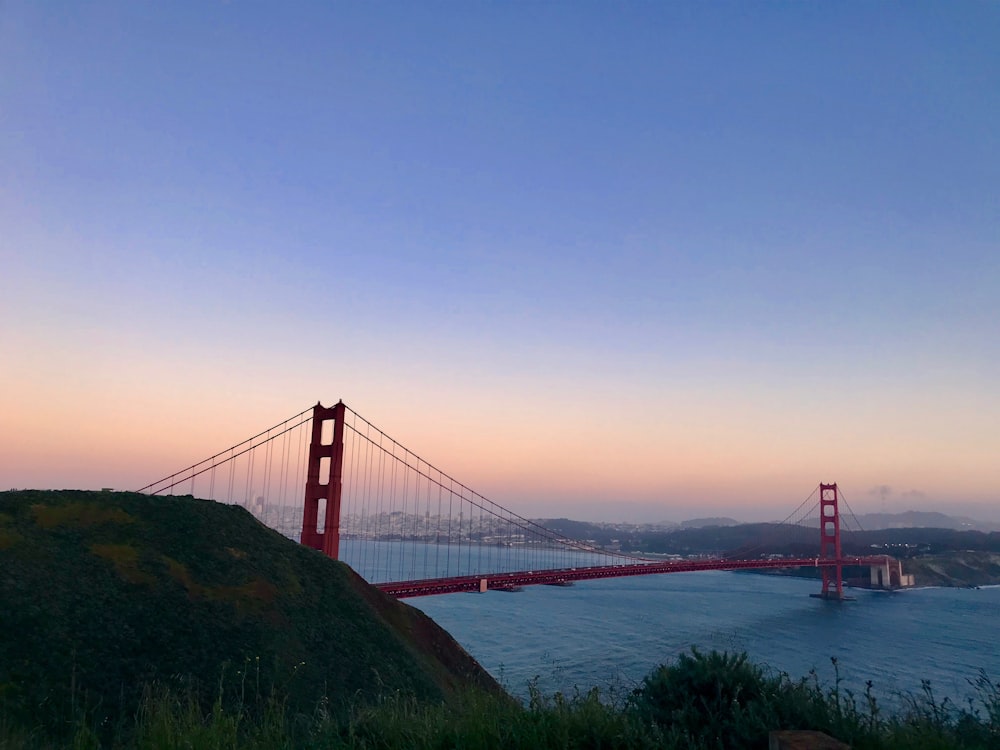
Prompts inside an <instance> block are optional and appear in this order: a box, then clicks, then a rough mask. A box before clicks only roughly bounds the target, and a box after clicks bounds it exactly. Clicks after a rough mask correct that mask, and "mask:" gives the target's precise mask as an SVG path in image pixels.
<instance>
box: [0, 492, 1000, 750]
mask: <svg viewBox="0 0 1000 750" xmlns="http://www.w3.org/2000/svg"><path fill="white" fill-rule="evenodd" d="M834 666H835V667H836V665H834ZM972 687H973V688H974V690H975V696H974V698H973V699H972V700H971V701H970V702H969V703H968V704H967V705H963V706H955V705H953V704H951V703H950V702H948V701H943V702H942V701H938V700H936V699H935V698H934V696H933V694H932V693H931V691H930V688H929V687H928V688H927V690H926V691H925V693H924V694H923V695H920V696H916V697H911V698H904V699H903V708H902V710H901V711H897V712H895V713H892V714H891V715H887V714H886V713H884V712H883V710H882V709H881V707H880V705H879V703H878V702H877V701H876V699H875V697H874V696H873V695H871V694H870V693H866V694H864V695H861V696H854V695H851V694H850V693H848V692H846V691H842V690H841V689H840V683H839V679H837V678H836V677H835V681H834V685H833V687H830V688H827V687H823V686H822V685H820V684H819V682H818V681H817V680H815V678H807V679H804V680H799V681H795V680H791V679H790V678H789V677H788V676H786V675H774V674H771V673H769V672H767V671H766V670H764V669H763V668H761V667H758V666H756V665H754V664H752V663H751V662H749V661H748V660H747V658H746V656H745V655H730V654H720V653H716V652H711V653H708V654H702V653H699V652H697V651H692V652H691V653H690V654H684V655H682V656H681V657H680V658H679V659H677V660H676V661H675V662H674V663H672V664H670V665H667V666H664V667H661V668H659V669H657V670H656V671H654V672H653V673H652V674H650V675H649V676H648V677H647V678H646V679H645V681H644V682H643V684H642V685H640V686H639V687H638V688H637V689H635V690H634V691H633V692H631V693H628V694H610V695H609V694H602V693H600V692H599V691H598V690H597V689H594V690H590V691H587V692H580V693H576V694H573V695H561V694H556V695H554V696H545V695H542V694H540V693H539V692H538V691H537V690H534V689H532V690H530V700H529V701H528V703H527V705H522V704H520V703H518V702H516V701H514V700H512V699H511V698H509V697H508V696H507V695H506V694H504V693H503V692H502V691H500V690H499V689H498V688H497V686H496V684H495V683H494V682H493V681H492V679H491V678H489V676H488V675H486V674H485V673H484V672H483V671H482V670H481V668H479V666H478V665H477V664H476V663H475V662H474V661H472V659H471V658H470V657H469V656H468V655H467V654H466V653H465V652H464V651H463V650H462V649H461V648H460V647H458V646H457V645H456V644H455V643H454V641H452V639H451V638H450V637H449V636H448V635H447V634H446V633H444V632H443V631H441V630H440V628H438V627H437V626H436V625H434V623H433V622H431V621H430V620H429V619H428V618H426V617H425V616H424V615H422V614H421V613H419V612H418V611H416V610H414V609H412V608H410V607H407V606H405V605H403V604H401V603H399V602H396V601H394V600H391V599H389V598H387V597H385V596H383V595H381V594H380V593H379V592H377V591H375V590H374V589H372V588H371V587H369V586H368V585H367V584H365V583H364V582H363V581H361V580H360V579H359V578H358V577H357V576H355V575H354V574H353V573H352V572H351V571H350V570H349V569H348V568H346V566H343V565H341V564H338V563H335V562H332V561H330V560H327V559H326V558H324V557H323V556H322V555H320V554H319V553H316V552H314V551H312V550H308V549H305V548H302V547H300V546H299V545H296V544H294V543H292V542H290V541H288V540H286V539H284V538H283V537H281V536H280V535H278V534H276V533H274V532H271V531H269V530H268V529H265V528H263V527H262V526H260V525H259V524H258V523H257V522H256V521H255V520H254V519H253V518H252V517H250V516H249V515H248V514H247V513H245V512H244V511H242V510H241V509H239V508H233V507H228V506H220V505H216V504H214V503H209V502H206V501H199V500H194V499H191V498H149V497H145V496H142V495H133V494H126V493H107V494H105V493H84V492H9V493H0V748H8V747H10V748H21V747H24V748H50V747H66V746H73V747H78V748H97V747H102V746H103V747H114V748H126V747H128V748H131V747H138V748H191V747H193V748H233V749H234V750H235V748H241V749H242V748H299V747H316V748H372V749H374V748H386V749H391V748H400V749H403V748H413V747H426V748H442V749H443V748H654V747H655V748H694V749H695V750H697V749H698V748H706V749H708V748H712V749H716V748H734V749H737V750H738V749H739V748H758V747H766V743H767V733H768V731H769V730H772V729H779V728H795V729H816V730H820V731H824V732H827V733H829V734H831V735H833V736H835V737H838V738H840V739H842V740H845V741H847V742H850V743H851V744H852V746H853V747H854V748H856V749H858V750H861V749H864V748H885V749H886V750H890V749H892V748H918V749H919V748H976V749H980V748H982V749H985V748H997V747H1000V685H996V684H993V683H991V682H990V681H989V680H988V679H987V678H986V676H985V675H982V676H980V678H979V679H978V680H976V681H975V684H974V685H973V686H972Z"/></svg>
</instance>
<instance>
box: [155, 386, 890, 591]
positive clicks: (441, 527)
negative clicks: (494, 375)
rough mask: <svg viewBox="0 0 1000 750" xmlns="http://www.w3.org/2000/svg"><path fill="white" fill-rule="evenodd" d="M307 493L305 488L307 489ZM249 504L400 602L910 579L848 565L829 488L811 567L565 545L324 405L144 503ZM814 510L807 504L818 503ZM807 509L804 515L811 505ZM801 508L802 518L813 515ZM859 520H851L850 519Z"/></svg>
mask: <svg viewBox="0 0 1000 750" xmlns="http://www.w3.org/2000/svg"><path fill="white" fill-rule="evenodd" d="M303 488H304V490H303ZM185 490H186V491H187V493H186V494H191V495H192V496H195V497H201V498H205V499H209V500H214V501H217V502H224V503H229V504H234V505H240V506H242V507H244V508H246V509H247V510H248V511H249V512H251V513H252V514H253V515H254V516H255V517H256V518H257V519H258V520H259V521H260V522H261V523H263V524H265V525H267V526H270V527H271V528H273V529H275V530H276V531H279V532H280V533H282V534H284V535H285V536H287V537H289V538H291V539H294V540H295V541H298V542H301V543H302V544H303V545H305V546H308V547H311V548H313V549H316V550H318V551H320V552H322V553H323V554H324V555H326V556H327V557H330V558H333V559H335V560H341V561H343V562H345V563H347V564H348V565H350V566H351V567H352V568H353V569H354V570H355V571H356V572H358V573H359V574H360V575H361V576H362V577H363V578H365V580H367V581H368V582H369V583H372V584H373V585H375V586H376V587H378V588H379V589H381V590H382V591H384V592H386V593H388V594H391V595H392V596H395V597H399V598H403V597H413V596H426V595H431V594H446V593H456V592H465V591H480V592H485V591H488V590H508V591H509V590H514V589H517V588H519V587H522V586H529V585H539V584H547V585H569V584H572V583H573V582H575V581H585V580H594V579H601V578H619V577H625V576H635V575H655V574H664V573H681V572H692V571H703V570H764V569H776V568H794V567H811V568H818V569H819V570H820V571H821V576H822V587H821V589H820V592H819V593H818V594H815V596H818V597H820V598H823V599H833V600H838V601H839V600H842V599H844V598H845V597H844V590H843V588H844V582H843V568H844V567H846V566H858V567H862V568H864V567H867V568H869V570H870V583H871V585H872V586H873V587H877V588H887V589H888V588H896V587H898V586H900V585H901V584H902V583H903V581H904V580H905V579H904V577H903V575H902V570H901V567H900V565H899V563H898V562H897V561H895V560H893V559H892V558H891V557H888V556H886V555H874V556H844V555H843V554H842V550H841V533H840V532H841V522H842V519H843V518H845V516H842V515H841V512H840V505H841V502H842V498H841V495H840V492H839V488H838V487H837V485H836V484H822V483H821V484H820V485H819V486H818V487H817V488H816V489H815V490H814V491H813V493H812V494H811V495H810V496H809V497H808V498H806V500H805V501H803V502H802V503H801V504H800V505H799V507H798V508H796V510H795V511H793V512H792V514H791V515H790V516H789V517H788V518H786V519H785V520H784V521H783V522H782V524H784V525H796V524H800V523H802V522H804V521H805V520H807V519H809V518H813V515H812V514H813V513H815V512H816V511H818V513H819V537H820V538H819V540H818V541H819V546H818V550H817V554H816V555H815V556H812V557H794V558H788V557H782V558H773V557H772V556H768V555H767V554H766V549H765V548H763V547H761V548H760V549H762V550H764V551H763V552H761V553H760V554H758V555H757V556H756V557H750V556H749V553H748V552H746V551H744V552H742V553H740V554H738V555H732V556H724V557H716V558H710V559H683V560H677V559H670V560H664V559H659V558H650V557H644V556H641V555H635V554H628V553H624V552H620V551H615V550H608V549H605V548H603V547H600V546H598V545H596V544H593V543H588V542H585V541H580V540H575V539H570V538H567V537H565V536H563V535H560V534H558V533H556V532H555V531H552V530H551V529H548V528H546V527H545V526H544V525H542V524H540V523H538V522H536V521H532V520H530V519H528V518H525V517H523V516H521V515H519V514H517V513H514V512H513V511H511V510H508V509H507V508H505V507H503V506H501V505H499V504H498V503H495V502H493V501H492V500H489V499H487V498H485V497H483V496H482V495H480V494H479V493H477V492H475V491H474V490H472V489H471V488H469V487H467V486H466V485H464V484H462V483H461V482H459V481H457V480H456V479H454V478H453V477H451V476H449V475H448V474H446V473H445V472H443V471H442V470H440V469H438V468H436V467H435V466H433V465H432V464H430V463H429V462H428V461H426V460H424V459H423V458H421V457H420V456H418V455H417V454H416V453H414V452H412V451H410V450H409V449H407V448H406V447H405V446H403V445H402V444H401V443H399V442H398V441H396V440H394V439H393V438H391V437H389V436H388V435H387V434H386V433H384V432H383V431H382V430H380V429H379V428H377V427H375V426H374V425H373V424H371V423H370V422H368V421H367V420H366V419H364V418H363V417H361V416H360V415H359V414H358V413H357V412H355V411H353V410H352V409H350V408H348V407H347V406H346V405H345V404H344V403H343V401H340V402H338V403H337V404H336V405H334V406H331V407H324V406H322V404H319V403H317V404H316V405H315V406H314V407H312V408H310V409H306V410H304V411H302V412H299V413H298V414H296V415H294V416H292V417H289V418H288V419H286V420H284V421H282V422H280V423H278V424H276V425H274V426H273V427H270V428H268V429H267V430H265V431H263V432H260V433H258V434H256V435H254V436H253V437H251V438H248V439H247V440H244V441H243V442H241V443H237V444H236V445H233V446H231V447H230V448H227V449H226V450H224V451H221V452H219V453H216V454H214V455H212V456H210V457H209V458H207V459H205V460H203V461H200V462H198V463H196V464H193V465H191V466H189V467H187V468H185V469H183V470H181V471H179V472H176V473H174V474H171V475H169V476H167V477H164V478H163V479H161V480H159V481H157V482H153V483H151V484H149V485H147V486H145V487H143V488H141V489H140V490H139V491H140V492H146V493H149V494H165V493H169V494H175V493H176V492H184V491H185ZM817 494H818V499H817V500H816V502H815V503H814V504H811V505H810V501H811V500H812V499H813V498H814V497H816V495H817ZM807 506H808V507H807ZM803 509H805V510H803ZM848 509H849V508H848Z"/></svg>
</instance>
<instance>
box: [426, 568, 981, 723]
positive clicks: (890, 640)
mask: <svg viewBox="0 0 1000 750" xmlns="http://www.w3.org/2000/svg"><path fill="white" fill-rule="evenodd" d="M818 589H819V582H818V581H815V580H808V579H801V578H791V577H779V576H768V575H759V574H747V573H730V572H716V571H710V572H700V573H673V574H668V575H651V576H641V577H634V578H618V579H606V580H599V581H584V582H578V583H576V584H575V585H573V586H571V587H555V586H531V587H526V588H524V589H523V590H522V591H520V592H500V591H489V592H486V593H483V594H449V595H443V596H430V597H419V598H414V599H408V600H406V601H407V603H408V604H411V605H413V606H415V607H417V608H419V609H421V610H423V611H424V612H426V613H427V614H428V615H430V616H431V617H432V618H433V619H434V620H435V621H436V622H437V623H438V624H439V625H441V626H442V627H443V628H444V629H445V630H447V631H448V632H449V633H451V634H452V636H453V637H454V638H455V639H456V640H457V641H458V642H459V643H460V644H461V645H462V646H463V647H465V649H466V650H467V651H468V652H469V653H470V654H471V655H472V656H473V657H474V658H475V659H476V660H477V661H478V662H479V663H480V664H482V665H483V667H485V668H486V669H487V670H488V671H489V672H490V673H491V674H492V675H493V676H494V677H495V678H497V679H499V680H500V681H501V682H502V683H503V684H504V685H505V687H507V689H508V690H509V691H510V692H512V693H513V694H515V695H518V696H521V697H524V696H526V695H527V693H528V684H529V682H530V681H534V683H535V684H536V685H537V686H538V688H539V689H540V690H541V691H542V692H543V693H546V694H551V693H553V692H555V691H562V692H564V693H572V692H573V691H574V690H575V689H578V690H580V691H586V690H589V689H590V688H591V687H595V686H596V687H599V688H601V689H602V692H608V691H610V692H612V693H616V694H618V695H621V694H623V693H624V692H626V691H628V690H631V689H632V688H634V687H636V686H638V685H639V684H640V683H641V681H642V678H643V677H644V676H645V675H647V674H648V673H649V672H650V671H652V670H653V669H654V668H655V667H656V666H657V665H659V664H661V663H668V662H670V661H672V660H674V659H675V658H676V657H677V655H678V654H680V653H682V652H685V651H688V650H689V649H690V648H691V647H692V646H695V647H698V648H699V649H701V650H704V651H707V650H710V649H717V650H728V651H746V652H747V653H748V654H749V656H750V657H751V658H752V659H753V660H754V661H756V662H758V663H761V664H763V665H766V666H767V667H769V668H770V669H772V670H775V671H782V672H786V673H787V674H789V675H790V676H791V677H792V678H793V679H797V678H799V677H803V676H807V675H809V673H810V671H811V670H815V672H816V675H817V676H818V677H819V679H820V681H821V682H822V683H823V684H824V685H827V686H832V685H833V683H834V679H835V673H834V669H833V665H832V663H831V657H834V658H836V660H837V667H838V669H839V671H840V676H841V678H842V680H843V683H842V687H845V688H849V689H851V690H853V691H855V692H856V693H858V694H860V693H861V692H862V691H863V690H864V686H865V681H866V680H871V681H872V683H873V689H874V691H875V694H876V695H877V696H878V698H879V700H880V701H884V702H888V703H890V704H891V703H894V702H896V701H898V700H899V699H900V696H901V695H905V694H916V693H919V692H921V690H922V689H923V688H922V685H923V681H929V684H930V687H931V689H932V690H933V691H934V695H935V696H936V697H938V698H942V697H944V696H948V697H949V698H951V699H952V700H954V701H959V702H961V701H963V700H964V698H965V697H966V696H968V695H971V694H972V693H973V692H974V691H973V689H972V686H971V685H970V683H969V680H970V679H975V678H976V677H977V676H978V675H979V674H980V670H985V671H986V673H987V675H988V676H989V677H990V678H991V679H992V680H993V681H994V682H997V681H1000V645H998V636H1000V627H998V625H1000V587H984V588H980V589H946V588H924V589H911V590H906V591H900V592H894V593H889V592H881V591H867V590H848V593H849V594H850V595H851V596H853V597H855V600H854V601H846V602H828V601H822V600H819V599H815V598H811V597H810V596H809V594H811V593H816V592H817V591H818Z"/></svg>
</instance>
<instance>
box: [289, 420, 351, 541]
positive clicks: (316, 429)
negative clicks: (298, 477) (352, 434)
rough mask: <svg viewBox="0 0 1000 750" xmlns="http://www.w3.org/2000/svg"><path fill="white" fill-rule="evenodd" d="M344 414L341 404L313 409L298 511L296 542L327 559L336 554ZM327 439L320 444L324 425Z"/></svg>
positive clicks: (342, 472) (342, 462)
mask: <svg viewBox="0 0 1000 750" xmlns="http://www.w3.org/2000/svg"><path fill="white" fill-rule="evenodd" d="M344 413H345V407H344V402H343V401H338V402H337V404H336V406H332V407H325V406H323V405H322V404H319V403H317V404H316V406H314V407H313V419H312V440H311V441H310V443H309V463H308V465H307V466H308V468H307V473H306V496H305V506H304V508H303V510H302V536H301V537H300V538H299V541H300V542H301V543H302V544H304V545H306V546H307V547H312V548H313V549H318V550H320V551H322V552H323V554H324V555H326V556H327V557H332V558H333V559H334V560H336V559H338V557H339V555H340V496H341V491H342V488H343V482H344ZM330 423H332V430H329V433H330V440H329V442H324V438H325V434H324V433H326V432H327V429H326V428H327V425H330ZM320 501H323V503H324V512H323V529H322V530H320V528H319V503H320Z"/></svg>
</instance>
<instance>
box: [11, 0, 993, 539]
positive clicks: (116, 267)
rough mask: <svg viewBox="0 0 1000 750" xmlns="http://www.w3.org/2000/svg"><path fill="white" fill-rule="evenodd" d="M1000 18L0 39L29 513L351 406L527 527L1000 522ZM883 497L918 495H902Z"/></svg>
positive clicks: (682, 7)
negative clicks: (66, 496) (34, 503)
mask: <svg viewBox="0 0 1000 750" xmlns="http://www.w3.org/2000/svg"><path fill="white" fill-rule="evenodd" d="M997 39H1000V6H998V5H997V4H995V3H965V2H959V3H950V4H942V3H931V2H915V3H907V4H905V5H903V4H895V3H878V4H872V3H860V2H848V3H838V4H791V3H789V4H778V3H767V4H749V5H748V4H740V3H711V4H705V3H696V2H672V3H626V4H608V3H598V2H587V1H585V2H579V3H545V4H529V5H525V4H506V3H501V4H488V3H468V4H458V3H455V4H444V3H438V4H417V3H404V2H386V3H379V4H377V5H373V4H367V3H333V4H326V3H323V4H321V3H305V4H302V5H298V6H295V7H285V6H281V7H277V6H274V7H267V6H254V5H248V4H244V3H224V2H218V3H185V2H181V3H171V4H154V5H148V4H134V3H127V2H101V3H87V4H77V3H67V2H51V3H44V4H38V3H29V2H24V1H23V0H13V2H6V3H4V4H3V5H2V6H0V71H2V72H3V73H4V75H0V133H2V135H3V137H2V138H0V320H2V325H0V353H2V356H0V486H4V487H57V488H58V487H74V488H100V487H108V486H110V487H117V488H123V489H124V488H137V487H141V486H142V485H144V484H146V483H147V482H149V481H152V480H154V479H156V478H158V477H160V476H163V475H164V474H165V473H168V472H170V471H174V470H176V469H178V468H180V467H183V466H186V465H189V464H190V463H192V462H194V461H197V460H200V459H202V458H204V457H206V456H207V455H210V454H211V453H213V452H215V451H217V450H220V449H223V448H225V447H226V446H228V445H232V444H233V443H234V442H237V441H239V440H242V439H244V438H245V437H248V436H249V435H251V434H254V433H255V432H256V431H258V430H260V429H263V428H265V427H267V426H268V425H270V424H273V423H274V422H275V421H277V420H280V419H282V418H284V417H286V416H288V415H290V414H292V413H294V412H295V411H297V410H300V409H303V408H307V407H308V406H310V405H311V404H313V403H315V402H316V401H317V399H319V400H322V401H323V402H324V403H332V402H335V401H336V400H337V399H338V398H343V399H344V400H345V402H347V403H348V404H349V405H350V406H351V407H352V408H354V409H356V410H357V411H358V412H359V413H360V414H362V415H363V416H365V417H366V418H367V419H370V420H371V421H372V422H374V423H375V424H377V425H379V426H380V427H381V428H383V429H384V430H386V431H387V432H388V433H390V434H392V435H393V436H396V437H398V438H399V439H400V441H401V442H403V443H405V444H406V445H407V446H408V447H410V448H411V449H413V450H415V451H418V452H419V453H420V454H421V455H424V456H426V457H427V458H428V459H430V460H431V461H433V462H434V463H435V464H436V465H438V466H440V467H441V468H442V469H444V470H446V471H447V472H448V473H449V474H451V475H453V476H455V477H457V478H459V479H461V480H462V481H463V482H465V483H467V484H468V485H469V486H471V487H474V488H475V489H476V490H477V491H478V492H481V493H482V494H483V495H485V496H487V497H489V498H491V499H493V500H495V501H497V502H499V503H502V504H503V505H505V506H507V507H509V508H511V509H512V510H515V511H517V512H518V513H521V514H522V515H526V516H530V517H542V516H549V517H553V516H566V517H570V518H576V519H581V520H616V519H620V520H624V521H643V520H647V521H658V520H676V521H679V520H683V519H684V518H689V517H692V516H695V515H697V516H707V515H728V516H732V517H734V518H739V519H746V520H765V519H774V518H780V517H783V515H784V513H785V512H788V511H790V510H791V509H792V508H794V507H795V506H796V505H797V504H798V503H799V502H800V501H801V500H802V499H804V498H805V496H806V495H808V494H809V492H810V491H811V490H812V488H813V487H815V486H816V484H817V483H819V482H821V481H823V482H831V481H836V482H838V483H839V484H840V486H841V487H842V488H843V490H844V492H845V493H846V496H847V497H848V499H849V501H850V502H851V504H852V506H853V507H854V508H855V510H856V511H858V512H878V511H880V510H882V509H883V507H886V506H887V507H888V508H889V509H890V510H896V511H903V510H910V509H917V510H921V509H933V510H938V511H941V512H944V513H949V514H958V515H961V514H964V515H969V516H973V517H980V518H984V519H990V518H996V517H997V512H998V511H997V509H998V508H1000V490H998V487H1000V461H998V460H997V457H998V456H1000V429H998V425H1000V387H998V385H997V384H998V383H1000V336H998V335H997V321H998V320H1000V212H998V210H997V207H998V206H1000V48H998V45H997V43H996V42H997ZM880 488H890V490H889V491H885V490H884V489H880Z"/></svg>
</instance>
